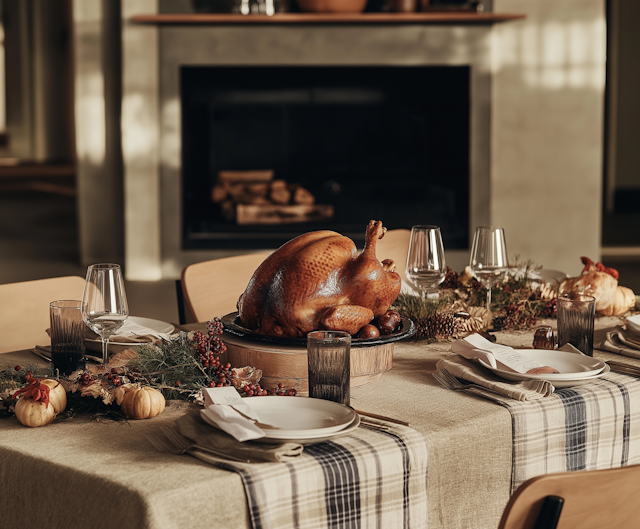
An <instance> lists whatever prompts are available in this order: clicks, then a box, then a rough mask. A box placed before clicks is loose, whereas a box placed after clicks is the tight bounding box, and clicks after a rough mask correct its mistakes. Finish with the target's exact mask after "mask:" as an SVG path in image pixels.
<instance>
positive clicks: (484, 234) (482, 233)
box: [469, 226, 509, 311]
mask: <svg viewBox="0 0 640 529" xmlns="http://www.w3.org/2000/svg"><path fill="white" fill-rule="evenodd" d="M469 266H470V267H471V271H472V273H473V275H474V277H475V278H476V279H477V280H478V281H480V283H482V286H484V287H485V288H486V289H487V310H488V311H491V288H492V287H494V286H496V285H497V284H498V283H499V282H501V281H503V280H504V279H505V277H506V275H507V271H508V268H509V261H508V259H507V244H506V242H505V238H504V230H503V229H502V228H494V227H493V226H478V227H477V228H476V232H475V234H474V236H473V245H472V246H471V258H470V260H469Z"/></svg>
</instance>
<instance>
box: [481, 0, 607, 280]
mask: <svg viewBox="0 0 640 529" xmlns="http://www.w3.org/2000/svg"><path fill="white" fill-rule="evenodd" d="M494 11H495V12H518V13H526V14H527V19H526V20H524V21H518V22H513V23H508V24H499V25H497V26H495V27H494V30H493V37H494V41H493V94H492V95H493V100H492V124H491V128H492V153H491V156H492V167H491V186H492V188H491V219H492V222H493V223H494V224H496V225H500V226H503V227H504V228H505V232H506V235H507V245H508V249H509V255H510V257H511V258H513V257H514V256H515V255H517V254H519V255H520V257H521V258H522V259H529V258H531V259H534V260H535V261H536V262H537V263H538V264H540V265H543V266H544V267H545V268H551V269H559V270H562V271H564V272H566V273H568V274H570V275H573V274H577V273H578V272H579V270H580V268H581V263H580V256H581V255H587V256H589V257H591V258H592V259H594V260H597V259H598V258H599V253H600V233H601V216H602V213H601V211H602V163H603V141H604V139H603V123H604V89H605V66H606V62H605V50H606V25H605V1H604V0H561V1H558V0H535V1H531V0H494Z"/></svg>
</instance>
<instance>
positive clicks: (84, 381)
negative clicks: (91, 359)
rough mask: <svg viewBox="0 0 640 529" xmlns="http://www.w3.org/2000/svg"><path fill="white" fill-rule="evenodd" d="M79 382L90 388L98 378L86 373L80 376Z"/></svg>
mask: <svg viewBox="0 0 640 529" xmlns="http://www.w3.org/2000/svg"><path fill="white" fill-rule="evenodd" d="M78 380H79V381H80V385H81V386H88V385H89V384H91V383H92V382H95V380H96V377H94V376H93V375H92V374H91V373H86V372H85V373H82V375H80V377H79V378H78Z"/></svg>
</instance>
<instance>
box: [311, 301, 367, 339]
mask: <svg viewBox="0 0 640 529" xmlns="http://www.w3.org/2000/svg"><path fill="white" fill-rule="evenodd" d="M372 319H373V311H372V310H371V309H368V308H366V307H361V306H359V305H336V306H335V307H329V308H328V309H327V310H326V311H325V313H324V314H323V316H322V319H321V320H320V323H321V324H322V326H323V327H324V328H325V329H327V330H328V331H346V332H348V333H349V334H356V333H357V332H358V331H359V330H360V329H361V328H362V327H364V326H365V325H366V324H367V323H369V322H370V321H371V320H372Z"/></svg>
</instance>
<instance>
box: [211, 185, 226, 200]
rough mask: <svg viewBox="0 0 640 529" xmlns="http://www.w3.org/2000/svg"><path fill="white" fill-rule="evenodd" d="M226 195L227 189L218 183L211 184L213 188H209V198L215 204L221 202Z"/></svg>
mask: <svg viewBox="0 0 640 529" xmlns="http://www.w3.org/2000/svg"><path fill="white" fill-rule="evenodd" d="M227 195H228V192H227V190H226V189H225V188H224V187H223V186H221V185H219V184H217V185H215V186H213V189H212V190H211V200H213V202H215V203H216V204H218V203H220V202H222V201H223V200H224V199H225V198H227Z"/></svg>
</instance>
